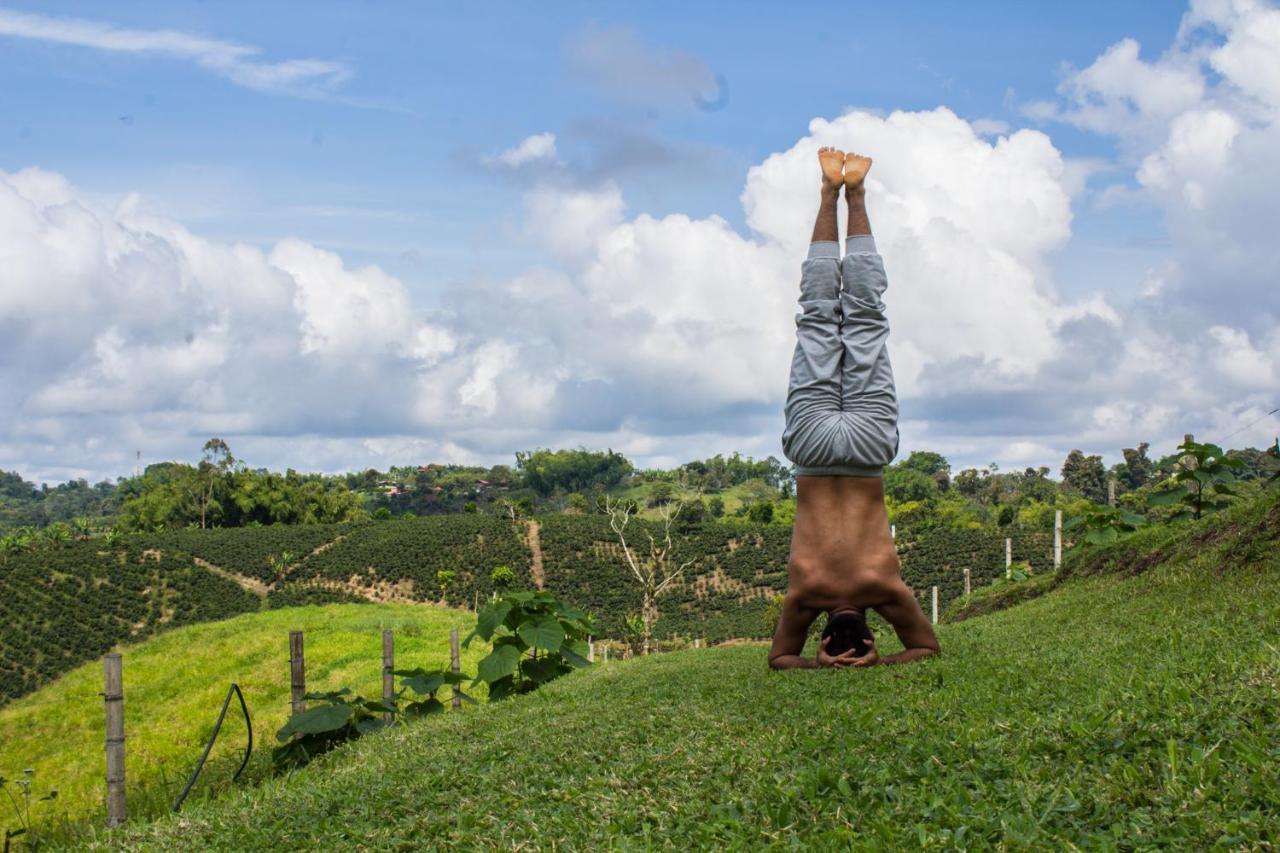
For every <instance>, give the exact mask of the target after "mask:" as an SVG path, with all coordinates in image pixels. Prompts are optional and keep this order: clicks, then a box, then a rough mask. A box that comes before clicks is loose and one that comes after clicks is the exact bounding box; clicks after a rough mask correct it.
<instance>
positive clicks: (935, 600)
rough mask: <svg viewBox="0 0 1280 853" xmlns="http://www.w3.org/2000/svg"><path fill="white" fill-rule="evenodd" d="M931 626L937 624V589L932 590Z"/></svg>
mask: <svg viewBox="0 0 1280 853" xmlns="http://www.w3.org/2000/svg"><path fill="white" fill-rule="evenodd" d="M933 624H935V625H937V624H938V588H937V587H936V586H935V587H934V588H933Z"/></svg>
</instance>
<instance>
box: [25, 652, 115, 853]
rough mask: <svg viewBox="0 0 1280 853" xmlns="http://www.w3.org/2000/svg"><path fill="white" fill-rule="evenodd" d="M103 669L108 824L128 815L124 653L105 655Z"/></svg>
mask: <svg viewBox="0 0 1280 853" xmlns="http://www.w3.org/2000/svg"><path fill="white" fill-rule="evenodd" d="M102 670H103V673H102V674H103V683H102V698H103V700H104V701H105V703H106V713H107V738H106V743H107V826H119V825H120V824H122V823H124V816H125V809H124V677H123V676H122V674H121V666H120V655H118V654H115V653H112V654H109V655H107V656H106V657H105V658H103V661H102ZM5 846H6V847H7V846H8V844H7V843H6V845H5Z"/></svg>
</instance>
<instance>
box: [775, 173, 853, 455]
mask: <svg viewBox="0 0 1280 853" xmlns="http://www.w3.org/2000/svg"><path fill="white" fill-rule="evenodd" d="M818 160H819V162H820V163H821V165H822V195H821V202H820V204H819V207H818V218H817V221H816V222H814V226H813V241H812V242H811V243H810V244H809V256H808V258H807V259H806V260H805V261H804V263H803V264H801V268H800V269H801V272H800V313H799V314H797V315H796V347H795V353H794V355H793V356H792V359H791V381H790V385H789V386H788V388H787V403H786V407H785V409H784V411H785V414H786V429H785V430H784V431H783V433H782V448H783V451H784V453H785V454H786V456H787V458H788V459H790V460H791V461H792V462H794V463H796V465H798V466H801V467H803V466H806V465H815V464H823V462H822V461H818V460H819V458H820V457H821V456H822V455H823V453H822V451H823V448H822V447H821V446H820V445H821V444H823V440H822V433H823V432H824V430H821V429H815V428H814V427H815V423H816V422H819V421H821V420H823V418H824V415H825V416H826V417H830V416H832V415H838V413H839V412H840V357H841V354H842V353H843V351H844V345H843V344H842V342H841V340H840V233H839V227H838V225H837V224H836V207H837V205H838V203H839V199H840V188H841V186H843V182H844V178H843V175H842V168H843V165H844V154H843V153H842V152H840V151H836V150H835V149H833V148H822V149H820V150H819V151H818Z"/></svg>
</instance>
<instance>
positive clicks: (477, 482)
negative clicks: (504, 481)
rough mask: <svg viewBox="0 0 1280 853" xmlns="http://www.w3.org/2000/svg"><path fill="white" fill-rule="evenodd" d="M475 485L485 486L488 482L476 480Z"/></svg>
mask: <svg viewBox="0 0 1280 853" xmlns="http://www.w3.org/2000/svg"><path fill="white" fill-rule="evenodd" d="M476 485H478V486H487V485H489V481H488V480H476Z"/></svg>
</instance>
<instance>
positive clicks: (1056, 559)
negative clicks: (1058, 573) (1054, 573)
mask: <svg viewBox="0 0 1280 853" xmlns="http://www.w3.org/2000/svg"><path fill="white" fill-rule="evenodd" d="M1061 565H1062V510H1056V511H1055V512H1054V513H1053V567H1054V568H1055V569H1056V568H1058V566H1061Z"/></svg>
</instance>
